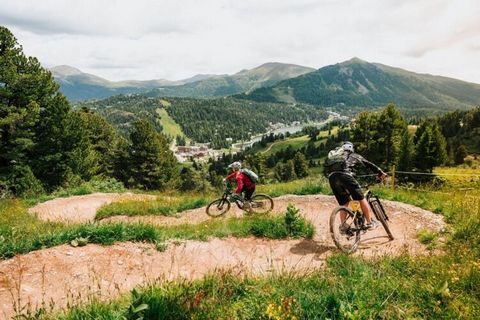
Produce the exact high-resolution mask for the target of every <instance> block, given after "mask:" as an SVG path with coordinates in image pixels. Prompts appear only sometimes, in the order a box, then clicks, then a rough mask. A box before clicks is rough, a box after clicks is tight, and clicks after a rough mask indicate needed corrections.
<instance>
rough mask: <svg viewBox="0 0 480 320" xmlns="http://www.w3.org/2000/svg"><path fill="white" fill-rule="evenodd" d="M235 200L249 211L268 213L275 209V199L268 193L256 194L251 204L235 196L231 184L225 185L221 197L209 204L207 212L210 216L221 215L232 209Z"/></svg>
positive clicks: (240, 207)
mask: <svg viewBox="0 0 480 320" xmlns="http://www.w3.org/2000/svg"><path fill="white" fill-rule="evenodd" d="M232 202H234V203H235V204H236V205H237V207H238V208H239V209H241V210H244V211H246V212H249V213H259V214H262V213H267V212H270V211H271V210H272V209H273V199H272V198H271V197H270V196H269V195H266V194H256V195H254V196H253V197H252V200H251V201H250V203H249V205H248V204H247V203H246V202H247V201H246V200H245V199H243V198H237V197H234V194H233V192H232V189H231V186H230V185H229V184H226V185H225V190H224V192H223V195H222V197H221V198H220V199H217V200H214V201H212V202H211V203H210V204H209V205H208V206H207V214H208V215H209V216H210V217H214V218H216V217H220V216H223V215H224V214H225V213H227V212H228V210H230V207H231V203H232Z"/></svg>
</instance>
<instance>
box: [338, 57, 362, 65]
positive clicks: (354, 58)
mask: <svg viewBox="0 0 480 320" xmlns="http://www.w3.org/2000/svg"><path fill="white" fill-rule="evenodd" d="M366 63H368V61H365V60H362V59H360V58H358V57H353V58H351V59H350V60H347V61H344V62H341V63H340V64H366Z"/></svg>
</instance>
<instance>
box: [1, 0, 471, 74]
mask: <svg viewBox="0 0 480 320" xmlns="http://www.w3.org/2000/svg"><path fill="white" fill-rule="evenodd" d="M479 17H480V1H479V0H378V1H377V0H351V1H348V0H344V1H337V0H291V1H286V0H136V1H131V0H102V1H99V0H82V1H78V0H42V1H38V0H0V25H3V26H6V27H8V28H9V29H10V30H11V31H12V32H13V33H14V35H15V36H16V37H17V39H18V41H19V43H20V44H21V45H22V46H23V48H24V51H25V53H26V54H27V55H32V56H36V57H38V58H39V60H40V61H41V62H42V63H43V64H44V65H45V66H49V67H50V66H55V65H61V64H67V65H71V66H74V67H77V68H79V69H81V70H82V71H84V72H89V73H93V74H96V75H99V76H102V77H104V78H107V79H110V80H125V79H139V80H144V79H160V78H164V79H170V80H177V79H181V78H186V77H190V76H192V75H194V74H198V73H213V74H225V73H228V74H231V73H235V72H238V71H240V70H241V69H245V68H247V69H248V68H252V67H255V66H258V65H260V64H262V63H265V62H270V61H278V62H285V63H294V64H299V65H305V66H310V67H314V68H320V67H323V66H326V65H329V64H334V63H337V62H341V61H344V60H348V59H350V58H352V57H359V58H361V59H363V60H367V61H370V62H379V63H383V64H387V65H391V66H396V67H400V68H404V69H407V70H411V71H415V72H420V73H430V74H437V75H443V76H449V77H454V78H458V79H462V80H467V81H471V82H477V83H480V72H479V70H480V18H479Z"/></svg>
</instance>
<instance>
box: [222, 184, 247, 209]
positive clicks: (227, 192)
mask: <svg viewBox="0 0 480 320" xmlns="http://www.w3.org/2000/svg"><path fill="white" fill-rule="evenodd" d="M232 194H233V192H232V190H231V189H230V188H229V187H228V186H227V187H226V188H225V191H224V192H223V195H222V200H224V201H228V202H230V203H232V201H230V200H229V199H228V198H229V196H231V195H232ZM234 202H235V204H236V205H237V207H238V208H239V209H241V210H243V204H244V203H243V201H242V200H240V199H235V201H234Z"/></svg>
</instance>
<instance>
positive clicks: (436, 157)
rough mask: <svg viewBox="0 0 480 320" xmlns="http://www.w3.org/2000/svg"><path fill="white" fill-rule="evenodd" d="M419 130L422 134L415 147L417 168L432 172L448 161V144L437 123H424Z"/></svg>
mask: <svg viewBox="0 0 480 320" xmlns="http://www.w3.org/2000/svg"><path fill="white" fill-rule="evenodd" d="M419 130H421V132H422V134H421V136H420V137H419V138H417V139H418V142H417V144H416V146H415V167H416V168H417V169H419V170H421V171H427V172H432V169H433V167H435V166H439V165H442V164H444V163H445V161H446V160H447V150H446V145H447V143H446V141H445V137H444V136H443V135H442V133H441V131H440V128H439V126H438V124H437V123H432V121H427V122H424V123H423V124H422V126H421V128H419Z"/></svg>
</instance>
